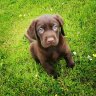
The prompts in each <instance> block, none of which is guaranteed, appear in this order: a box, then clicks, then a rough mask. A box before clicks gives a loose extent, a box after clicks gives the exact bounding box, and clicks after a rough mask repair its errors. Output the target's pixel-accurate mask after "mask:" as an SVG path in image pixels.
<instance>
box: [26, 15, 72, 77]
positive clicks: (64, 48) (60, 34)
mask: <svg viewBox="0 0 96 96" xmlns="http://www.w3.org/2000/svg"><path fill="white" fill-rule="evenodd" d="M55 24H56V26H55ZM40 28H41V29H40ZM42 28H43V29H42ZM53 29H54V30H55V31H54V30H53ZM38 30H39V31H38ZM40 32H42V33H40ZM25 36H26V37H27V38H28V40H29V41H30V42H31V44H30V51H31V54H32V56H33V58H34V59H35V60H38V61H39V62H40V63H41V65H42V66H43V67H44V69H45V70H46V71H47V73H48V74H50V75H52V76H54V78H57V76H58V74H57V72H55V70H54V68H53V66H52V64H51V63H52V61H56V60H57V59H58V58H59V57H61V56H62V57H64V58H65V60H66V63H67V67H71V68H73V67H74V61H73V59H72V56H71V51H70V48H69V46H68V44H67V43H66V39H65V37H64V36H65V34H64V30H63V20H62V18H61V17H60V16H58V15H43V16H40V17H39V18H38V19H36V20H34V21H33V22H32V24H31V25H30V27H29V28H28V30H27V33H26V35H25Z"/></svg>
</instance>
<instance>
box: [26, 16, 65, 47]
mask: <svg viewBox="0 0 96 96" xmlns="http://www.w3.org/2000/svg"><path fill="white" fill-rule="evenodd" d="M27 35H29V37H30V38H33V39H36V38H37V40H38V41H39V42H40V43H41V45H42V47H44V48H48V47H51V46H56V45H58V43H59V36H60V35H64V31H63V20H62V19H61V17H60V16H58V15H43V16H40V17H39V18H38V19H36V20H34V21H33V22H32V24H31V25H30V27H29V29H28V31H27Z"/></svg>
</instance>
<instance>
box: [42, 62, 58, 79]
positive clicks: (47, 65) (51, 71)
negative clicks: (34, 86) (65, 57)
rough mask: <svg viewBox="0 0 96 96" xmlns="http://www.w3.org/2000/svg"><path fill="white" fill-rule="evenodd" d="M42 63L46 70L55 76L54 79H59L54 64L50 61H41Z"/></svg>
mask: <svg viewBox="0 0 96 96" xmlns="http://www.w3.org/2000/svg"><path fill="white" fill-rule="evenodd" d="M41 65H42V66H43V68H44V69H45V70H46V72H47V74H49V75H51V76H53V77H54V79H57V77H58V73H56V72H55V70H54V68H53V66H52V65H51V64H50V63H48V62H41Z"/></svg>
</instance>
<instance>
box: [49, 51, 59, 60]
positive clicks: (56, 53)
mask: <svg viewBox="0 0 96 96" xmlns="http://www.w3.org/2000/svg"><path fill="white" fill-rule="evenodd" d="M49 58H50V59H52V60H54V61H56V60H57V59H58V58H59V54H58V52H56V51H55V52H53V53H52V54H51V55H50V57H49Z"/></svg>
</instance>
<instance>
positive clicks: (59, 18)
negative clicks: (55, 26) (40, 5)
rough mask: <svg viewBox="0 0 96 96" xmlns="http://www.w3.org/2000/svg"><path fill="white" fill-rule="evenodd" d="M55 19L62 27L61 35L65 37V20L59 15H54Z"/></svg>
mask: <svg viewBox="0 0 96 96" xmlns="http://www.w3.org/2000/svg"><path fill="white" fill-rule="evenodd" d="M53 17H54V18H55V19H56V20H57V21H58V22H59V24H60V26H61V34H62V35H63V36H65V33H64V29H63V25H64V22H63V19H62V18H61V17H60V16H59V15H53Z"/></svg>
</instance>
